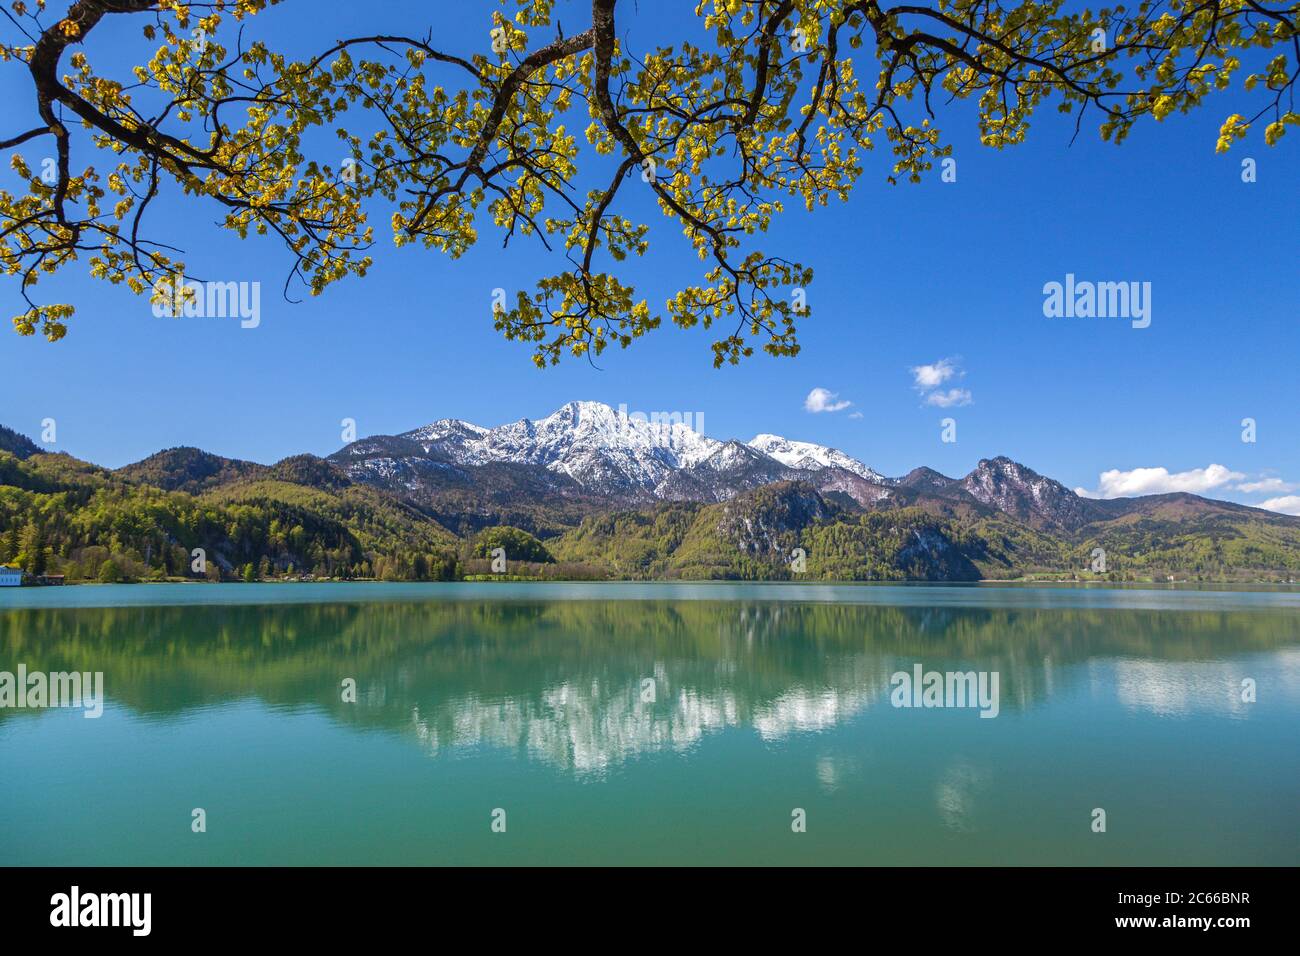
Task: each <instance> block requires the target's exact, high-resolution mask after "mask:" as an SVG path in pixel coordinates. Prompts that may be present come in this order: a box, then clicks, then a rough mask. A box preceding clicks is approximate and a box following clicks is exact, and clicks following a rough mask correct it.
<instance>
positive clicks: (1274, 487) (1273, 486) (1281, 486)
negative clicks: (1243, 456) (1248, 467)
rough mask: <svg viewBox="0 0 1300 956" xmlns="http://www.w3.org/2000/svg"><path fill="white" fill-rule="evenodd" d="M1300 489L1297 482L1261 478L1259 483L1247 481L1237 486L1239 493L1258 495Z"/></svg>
mask: <svg viewBox="0 0 1300 956" xmlns="http://www.w3.org/2000/svg"><path fill="white" fill-rule="evenodd" d="M1297 488H1300V485H1297V484H1296V483H1295V482H1291V481H1283V480H1282V479H1281V478H1261V479H1259V480H1258V481H1245V482H1242V483H1241V484H1239V485H1238V486H1237V490H1238V491H1244V492H1246V493H1247V494H1256V493H1261V492H1270V491H1273V492H1287V491H1295V490H1296V489H1297Z"/></svg>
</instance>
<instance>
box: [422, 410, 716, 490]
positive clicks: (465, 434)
mask: <svg viewBox="0 0 1300 956" xmlns="http://www.w3.org/2000/svg"><path fill="white" fill-rule="evenodd" d="M664 417H665V419H666V420H662V421H660V420H653V421H651V420H648V417H647V416H644V415H636V414H630V415H629V414H625V413H624V412H622V411H621V410H617V411H616V410H615V409H613V408H610V407H609V406H608V405H605V404H603V403H601V402H569V403H568V404H566V405H564V406H562V407H561V408H559V409H558V410H557V411H555V412H553V413H551V414H550V415H548V416H546V417H545V418H541V419H537V420H533V419H529V418H521V419H520V420H519V421H517V422H511V423H510V424H508V425H501V426H499V427H497V428H482V427H480V426H478V425H472V424H470V423H469V422H462V421H458V420H455V419H442V420H440V421H437V422H434V423H433V424H431V425H425V426H424V427H422V428H417V429H414V430H413V431H409V432H406V433H404V434H402V435H399V436H397V437H398V438H403V439H407V440H410V441H413V442H416V443H418V444H420V445H421V446H422V447H423V448H424V450H425V453H426V454H438V455H441V456H445V457H447V458H449V459H451V460H452V461H455V462H457V463H458V464H462V465H483V464H487V463H489V462H513V463H515V464H526V465H539V466H541V467H543V468H546V469H548V470H550V471H556V472H560V473H561V474H565V475H568V476H569V477H571V478H573V479H574V480H575V481H578V482H579V483H580V484H583V485H598V486H600V487H602V488H605V489H607V490H633V489H635V490H642V491H650V490H652V489H654V488H655V486H656V485H658V484H659V483H660V482H662V481H663V480H664V479H665V478H667V477H668V476H669V475H670V474H672V473H673V472H675V471H679V470H681V469H683V468H690V467H693V466H694V465H696V464H697V463H699V462H701V461H704V460H705V459H707V458H709V457H710V456H711V455H713V454H714V453H715V452H716V451H717V450H718V449H719V448H721V447H722V445H723V443H722V442H719V441H717V440H715V439H712V438H707V437H705V436H704V435H701V434H699V433H698V432H696V431H695V430H694V429H692V428H691V427H690V426H689V425H687V424H685V423H684V422H683V421H680V420H677V421H673V420H672V419H671V418H670V417H668V416H664ZM675 417H677V418H678V419H680V416H675Z"/></svg>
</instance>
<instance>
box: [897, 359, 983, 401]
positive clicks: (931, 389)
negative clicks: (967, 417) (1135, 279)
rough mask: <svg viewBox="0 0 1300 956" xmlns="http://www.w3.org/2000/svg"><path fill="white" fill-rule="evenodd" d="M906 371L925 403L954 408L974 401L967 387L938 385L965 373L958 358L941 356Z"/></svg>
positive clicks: (961, 376) (960, 376)
mask: <svg viewBox="0 0 1300 956" xmlns="http://www.w3.org/2000/svg"><path fill="white" fill-rule="evenodd" d="M908 371H909V372H911V373H912V387H913V388H915V389H916V390H917V391H918V392H920V393H921V400H922V402H924V403H925V404H926V405H933V406H934V407H936V408H956V407H959V406H961V405H969V404H970V403H971V402H972V401H974V399H973V398H972V396H971V392H970V389H968V388H947V389H945V388H941V387H940V386H942V385H943V384H944V383H945V382H950V381H952V380H953V379H957V378H963V377H964V376H965V375H966V373H965V372H964V371H963V370H962V368H961V363H960V360H958V359H955V358H943V359H939V361H937V362H934V363H932V364H930V365H913V366H912V367H911V368H910V369H908Z"/></svg>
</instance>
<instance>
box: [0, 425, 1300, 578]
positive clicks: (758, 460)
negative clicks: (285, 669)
mask: <svg viewBox="0 0 1300 956" xmlns="http://www.w3.org/2000/svg"><path fill="white" fill-rule="evenodd" d="M6 460H7V461H8V464H5V462H6ZM6 486H8V487H6ZM52 495H62V498H61V499H60V501H61V503H62V504H64V505H66V504H67V503H68V502H70V501H71V502H76V503H78V505H79V506H80V507H93V508H95V509H97V510H96V514H97V515H98V514H99V512H101V511H105V510H107V511H109V512H112V511H115V510H120V509H121V508H123V507H126V504H125V503H127V502H129V503H130V510H131V513H132V516H133V517H132V519H131V520H132V521H134V522H136V524H141V523H143V524H141V528H140V530H139V531H138V532H137V534H136V537H137V539H138V541H137V544H136V546H134V547H128V543H127V539H128V537H129V535H124V534H123V533H122V532H121V530H120V528H121V527H123V526H125V525H126V524H127V522H125V521H124V520H123V519H122V518H121V517H120V516H118V517H116V518H113V519H111V520H110V519H109V518H108V517H104V518H103V520H105V521H108V522H109V525H110V526H114V522H115V523H116V524H115V526H116V527H117V528H118V529H119V530H117V531H114V532H112V533H111V534H107V535H106V534H100V535H99V538H97V537H96V532H94V531H93V530H89V531H88V530H87V526H88V525H94V524H95V521H90V520H89V519H85V520H82V521H81V522H80V524H78V523H77V522H72V523H67V524H66V525H65V523H64V522H63V521H62V520H61V519H55V518H53V517H52V516H51V515H50V514H49V512H51V511H52V510H53V502H52V501H51V500H46V498H45V496H52ZM136 499H140V500H136ZM160 502H161V503H162V505H163V506H164V510H166V509H173V510H174V511H176V512H177V514H176V515H172V516H171V517H170V518H168V517H167V516H162V517H153V518H145V517H142V514H148V513H150V509H154V510H156V509H157V508H158V507H159V505H160ZM203 509H216V511H215V512H214V513H213V514H211V515H210V516H208V512H207V511H204V510H203ZM196 510H197V511H199V512H200V513H202V514H204V515H205V516H208V517H210V518H211V521H210V526H207V525H205V527H204V529H203V530H202V531H198V530H195V529H193V528H192V527H190V525H192V524H193V523H194V521H195V520H197V519H195V518H194V517H193V514H192V513H193V512H195V511H196ZM182 514H183V515H185V516H187V517H184V520H182V517H180V515H182ZM249 515H251V516H252V517H249ZM232 516H234V517H232ZM239 516H243V517H242V518H241V517H239ZM97 520H98V519H97ZM241 520H245V521H247V522H252V524H251V525H250V526H248V527H243V526H241V523H240V522H241ZM149 521H152V522H153V523H154V526H153V527H148V526H147V525H148V522H149ZM257 521H263V522H265V523H266V527H264V528H259V527H256V522H257ZM187 522H188V524H187ZM503 526H504V527H503ZM33 529H37V530H39V531H40V532H41V534H43V535H45V537H46V538H47V539H50V542H51V543H47V544H45V545H44V548H45V549H46V550H48V551H49V552H50V555H49V561H48V562H42V563H47V564H52V565H54V566H60V565H69V566H75V567H76V569H77V571H76V572H74V574H75V573H78V572H79V573H80V574H81V576H93V575H91V574H90V573H88V572H90V571H93V567H91V565H92V564H94V563H95V562H96V561H99V559H100V558H101V557H102V555H101V553H100V551H102V550H103V549H108V550H107V553H108V554H109V557H108V558H104V560H110V559H111V560H112V562H114V563H115V564H117V565H120V566H122V567H126V568H129V569H131V570H133V571H134V572H135V576H140V575H141V574H146V575H147V574H152V575H153V576H155V577H157V576H158V575H162V576H171V573H172V572H173V571H174V570H176V569H177V568H176V567H174V566H178V567H179V566H180V565H181V564H183V562H181V561H180V560H179V558H177V557H175V555H172V556H171V557H166V558H163V559H160V558H159V555H160V554H161V555H169V554H172V552H174V551H175V550H176V549H177V548H188V547H190V546H191V545H193V544H194V542H198V541H199V539H200V538H202V541H201V542H200V543H199V544H197V545H195V546H205V547H210V548H211V550H212V552H213V560H214V562H216V563H217V565H218V567H219V568H220V570H221V573H222V574H230V573H236V572H239V571H240V569H241V568H242V569H243V570H242V573H243V576H244V577H248V576H249V571H248V566H249V565H250V564H255V565H256V568H255V570H256V571H258V572H269V573H270V574H271V575H272V576H274V575H277V574H282V573H286V572H288V571H289V570H290V569H294V570H296V571H298V572H299V573H301V572H302V571H303V570H305V569H311V570H312V571H320V572H323V573H326V574H328V575H330V576H337V572H339V571H340V569H342V571H343V572H344V576H347V575H354V576H376V577H379V576H395V577H417V578H418V577H421V576H427V575H429V574H432V573H433V571H432V569H435V568H436V569H438V570H437V575H438V576H441V577H446V576H456V575H460V574H464V573H467V572H472V571H474V570H476V569H478V564H476V562H478V561H479V560H480V559H481V558H482V557H483V555H484V554H485V553H486V550H487V549H486V548H485V546H484V544H483V541H484V540H485V535H488V534H493V535H496V536H497V537H496V538H494V540H497V541H499V542H501V543H504V542H505V541H510V542H511V547H514V548H515V549H516V550H519V549H520V548H522V549H523V551H524V552H526V553H528V554H530V555H532V556H538V555H547V556H550V557H553V558H554V559H555V563H556V564H557V565H563V566H564V568H565V570H564V571H563V572H559V571H557V569H556V568H552V569H550V570H551V573H564V574H570V575H577V576H596V577H660V576H667V577H723V578H727V577H755V578H767V577H778V578H780V577H788V576H791V574H794V573H807V574H809V575H811V576H813V577H822V578H847V579H879V578H885V579H900V578H901V579H906V578H922V579H930V580H942V579H972V580H973V579H979V578H989V577H998V578H1006V577H1018V576H1025V575H1046V576H1052V575H1058V576H1059V575H1067V576H1074V575H1078V574H1079V573H1080V572H1081V571H1083V570H1084V569H1087V568H1091V567H1093V564H1092V563H1090V555H1092V554H1093V553H1094V551H1095V549H1097V548H1102V549H1103V550H1105V551H1106V552H1107V558H1108V567H1107V571H1106V573H1107V575H1108V576H1110V577H1116V576H1117V575H1118V576H1121V577H1134V578H1138V577H1148V578H1149V577H1161V578H1163V577H1169V576H1181V577H1195V578H1201V579H1209V578H1240V577H1242V576H1246V577H1253V578H1256V579H1270V580H1290V579H1291V578H1292V577H1293V576H1294V573H1295V572H1296V571H1297V570H1300V518H1295V517H1290V516H1286V515H1280V514H1275V513H1273V512H1268V511H1262V510H1260V509H1256V508H1250V507H1247V506H1245V505H1238V504H1233V503H1229V502H1223V501H1213V500H1210V499H1206V498H1201V497H1199V496H1196V495H1191V494H1165V495H1151V496H1145V497H1138V498H1121V499H1111V500H1096V499H1089V498H1083V497H1080V496H1079V495H1077V494H1075V493H1074V492H1073V491H1071V490H1070V489H1069V488H1067V487H1065V486H1064V485H1062V484H1061V483H1060V482H1058V481H1055V480H1053V479H1051V478H1047V477H1045V476H1043V475H1040V474H1038V473H1037V472H1035V471H1033V470H1032V469H1030V468H1028V467H1027V466H1025V465H1023V464H1020V463H1018V462H1015V461H1012V460H1011V459H1009V458H1005V457H995V458H989V459H983V460H981V461H980V462H979V463H978V464H977V465H976V467H975V468H974V469H973V470H972V471H971V472H970V473H969V474H967V475H965V476H962V477H958V478H953V477H949V476H946V475H943V474H940V473H939V472H937V471H934V470H933V469H930V468H925V467H920V468H916V469H914V470H913V471H911V472H909V473H908V474H906V475H903V476H900V477H887V476H885V475H882V474H881V473H879V472H878V471H876V470H875V469H873V468H871V467H870V466H869V465H867V464H866V463H864V462H861V461H859V460H857V459H855V458H853V457H852V456H850V455H847V454H845V453H844V452H842V451H840V450H838V449H834V448H829V447H826V446H823V445H817V444H814V443H810V442H803V441H796V440H791V439H787V438H784V437H781V436H778V435H772V434H760V435H758V436H756V437H755V438H753V439H752V440H751V441H748V442H742V441H739V440H734V439H732V440H722V439H716V438H712V437H708V436H705V435H702V434H700V433H699V432H697V431H695V430H694V429H693V428H691V427H690V424H689V417H687V420H685V421H684V420H682V419H681V418H680V417H675V416H667V415H664V416H649V417H648V418H647V416H643V415H627V414H625V413H624V412H623V411H622V410H615V409H613V408H611V407H610V406H608V405H604V404H602V403H599V402H570V403H568V404H566V405H564V406H563V407H561V408H560V409H558V410H556V411H555V412H553V413H552V414H550V415H548V416H546V417H544V418H540V419H536V420H532V419H526V418H525V419H520V420H519V421H516V422H512V423H509V424H506V425H501V426H498V427H495V428H486V427H483V426H480V425H476V424H473V423H470V422H465V421H460V420H457V419H440V420H438V421H435V422H433V423H431V424H428V425H424V426H422V427H419V428H415V429H412V430H410V431H407V432H403V433H401V434H397V435H373V436H369V437H366V438H363V439H360V440H358V441H354V442H352V443H350V444H348V445H346V446H344V447H343V448H341V449H340V450H339V451H337V452H335V453H334V454H332V455H330V456H328V458H324V459H322V458H317V457H315V456H312V455H298V456H294V457H291V458H288V459H285V460H283V461H281V462H278V463H276V464H274V465H262V464H257V463H254V462H249V461H241V460H238V459H230V458H224V457H221V456H218V455H213V454H210V453H208V452H204V451H202V450H200V449H196V448H173V449H167V450H165V451H161V452H158V453H157V454H155V455H151V456H150V457H148V458H146V459H144V460H142V461H139V462H136V463H134V464H131V465H127V466H125V467H123V468H119V469H116V470H111V471H110V470H108V469H103V468H99V467H97V466H94V465H91V464H89V463H84V462H79V461H78V460H77V459H74V458H71V457H70V456H68V455H63V454H60V455H48V454H44V453H42V450H41V448H40V446H38V445H36V444H35V443H33V442H31V441H30V440H29V439H27V438H25V437H24V436H21V435H19V434H18V433H16V432H13V431H10V430H9V429H4V428H0V560H5V559H8V560H11V561H13V560H18V559H26V560H28V561H29V562H30V561H31V560H32V558H31V555H32V553H33V552H34V551H35V550H37V549H38V545H36V544H31V543H28V545H27V546H26V548H25V549H24V547H23V542H24V541H27V540H28V539H31V540H35V538H34V537H33V536H34V535H35V534H36V531H35V530H33ZM286 529H288V533H286ZM295 529H296V530H297V531H300V532H301V533H300V534H297V537H296V538H295V535H294V533H293V532H294V531H295ZM20 532H21V537H22V540H21V541H20V540H19V533H20ZM507 532H508V533H509V534H514V535H520V536H523V537H522V538H520V537H515V538H509V537H508V536H507V537H506V538H501V537H500V535H501V534H506V533H507ZM100 538H104V539H105V540H100ZM523 538H527V539H529V542H528V543H526V544H525V543H524V542H523ZM6 539H7V540H8V541H9V546H8V547H7V548H6V547H5V540H6ZM56 545H57V546H56ZM115 546H116V547H115ZM87 548H97V549H100V550H96V551H95V552H94V554H93V555H92V556H91V557H92V558H93V559H94V560H91V559H90V558H85V557H84V555H83V556H82V557H77V555H78V554H82V552H85V550H86V549H87ZM795 549H802V550H803V552H804V553H805V554H806V556H807V570H806V571H802V572H794V571H791V570H790V567H789V565H790V554H791V553H793V552H794V550H795ZM507 550H510V547H508V548H507ZM5 551H8V552H11V553H4V552H5ZM160 560H162V564H161V565H160V564H159V561H160ZM534 563H536V562H534ZM180 570H181V571H182V576H184V574H183V572H184V569H183V567H182V568H180ZM381 570H382V572H383V573H381ZM533 570H536V568H534V569H533ZM128 576H131V575H128Z"/></svg>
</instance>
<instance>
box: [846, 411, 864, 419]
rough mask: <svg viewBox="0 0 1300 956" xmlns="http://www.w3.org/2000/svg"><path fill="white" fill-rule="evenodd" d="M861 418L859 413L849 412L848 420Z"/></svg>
mask: <svg viewBox="0 0 1300 956" xmlns="http://www.w3.org/2000/svg"><path fill="white" fill-rule="evenodd" d="M861 417H862V413H861V412H849V418H861Z"/></svg>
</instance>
